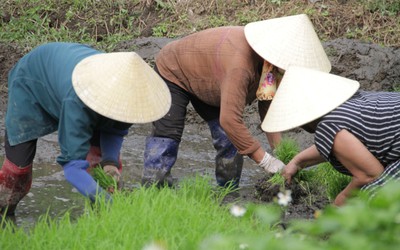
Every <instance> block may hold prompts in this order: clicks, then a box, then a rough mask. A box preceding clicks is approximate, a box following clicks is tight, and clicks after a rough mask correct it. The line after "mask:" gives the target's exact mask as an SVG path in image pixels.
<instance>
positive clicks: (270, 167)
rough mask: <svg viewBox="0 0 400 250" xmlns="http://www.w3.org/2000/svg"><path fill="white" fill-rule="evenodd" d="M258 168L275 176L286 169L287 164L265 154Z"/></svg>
mask: <svg viewBox="0 0 400 250" xmlns="http://www.w3.org/2000/svg"><path fill="white" fill-rule="evenodd" d="M258 166H260V167H261V168H263V169H264V170H265V171H266V172H268V173H273V174H274V173H276V172H280V171H281V170H282V169H283V168H284V167H285V164H284V163H283V162H281V161H280V160H278V159H277V158H275V157H273V156H272V155H270V154H268V153H267V152H265V155H264V158H263V159H262V160H261V162H260V163H259V164H258Z"/></svg>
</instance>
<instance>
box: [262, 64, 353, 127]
mask: <svg viewBox="0 0 400 250" xmlns="http://www.w3.org/2000/svg"><path fill="white" fill-rule="evenodd" d="M359 87H360V84H359V82H357V81H354V80H351V79H348V78H344V77H341V76H337V75H333V74H329V73H326V72H322V71H318V70H314V69H310V68H304V67H296V66H292V67H289V68H288V70H286V72H285V75H284V76H283V78H282V81H281V83H280V85H279V88H278V90H277V92H276V95H275V96H274V99H273V100H272V102H271V105H270V107H269V109H268V112H267V115H266V116H265V119H264V121H263V123H262V125H261V128H262V129H263V130H264V131H266V132H281V131H285V130H289V129H293V128H296V127H299V126H302V125H304V124H306V123H308V122H311V121H314V120H315V119H318V118H320V117H322V116H324V115H326V114H327V113H329V112H330V111H332V110H334V109H335V108H337V107H338V106H340V105H341V104H342V103H344V102H345V101H347V100H348V99H349V98H350V97H351V96H352V95H353V94H354V93H355V92H356V91H357V90H358V88H359Z"/></svg>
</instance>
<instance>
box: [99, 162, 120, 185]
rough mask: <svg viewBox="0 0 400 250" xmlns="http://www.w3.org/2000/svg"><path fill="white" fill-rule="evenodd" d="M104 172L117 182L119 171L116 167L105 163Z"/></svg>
mask: <svg viewBox="0 0 400 250" xmlns="http://www.w3.org/2000/svg"><path fill="white" fill-rule="evenodd" d="M103 170H104V173H106V174H107V175H109V176H111V177H113V178H114V180H115V181H116V182H119V180H120V178H121V173H120V172H119V171H118V168H117V167H116V166H114V165H105V166H103Z"/></svg>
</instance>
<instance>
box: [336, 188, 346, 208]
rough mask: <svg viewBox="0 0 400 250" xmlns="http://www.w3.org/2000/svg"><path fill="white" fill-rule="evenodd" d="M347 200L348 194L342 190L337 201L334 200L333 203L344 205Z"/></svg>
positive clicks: (338, 205)
mask: <svg viewBox="0 0 400 250" xmlns="http://www.w3.org/2000/svg"><path fill="white" fill-rule="evenodd" d="M345 201H346V195H345V194H344V193H343V191H342V192H340V193H339V194H338V195H337V196H336V198H335V201H334V202H333V205H335V206H337V207H340V206H343V205H344V203H345Z"/></svg>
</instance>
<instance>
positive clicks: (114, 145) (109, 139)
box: [100, 130, 128, 165]
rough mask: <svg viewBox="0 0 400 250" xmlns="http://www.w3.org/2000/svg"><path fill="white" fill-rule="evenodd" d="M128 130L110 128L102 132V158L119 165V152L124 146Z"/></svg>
mask: <svg viewBox="0 0 400 250" xmlns="http://www.w3.org/2000/svg"><path fill="white" fill-rule="evenodd" d="M127 133H128V131H125V130H121V131H118V130H110V131H102V132H101V134H100V147H101V153H102V160H103V161H107V162H113V163H114V164H117V165H118V159H119V154H120V151H121V148H122V143H123V138H124V135H126V134H127Z"/></svg>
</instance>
